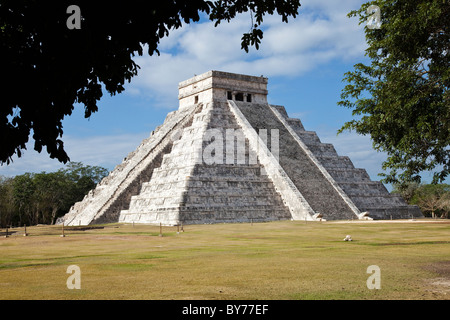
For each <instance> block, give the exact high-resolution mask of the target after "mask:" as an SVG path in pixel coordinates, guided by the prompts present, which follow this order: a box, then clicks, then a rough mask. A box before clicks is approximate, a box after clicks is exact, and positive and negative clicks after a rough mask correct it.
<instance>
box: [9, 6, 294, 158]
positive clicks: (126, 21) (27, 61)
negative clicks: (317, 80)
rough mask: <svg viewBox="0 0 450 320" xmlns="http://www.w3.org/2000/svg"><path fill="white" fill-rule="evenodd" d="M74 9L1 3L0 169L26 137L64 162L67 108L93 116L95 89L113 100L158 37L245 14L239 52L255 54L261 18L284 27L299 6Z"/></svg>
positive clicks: (98, 95)
mask: <svg viewBox="0 0 450 320" xmlns="http://www.w3.org/2000/svg"><path fill="white" fill-rule="evenodd" d="M75 3H76V5H74V3H73V1H45V0H42V1H34V0H2V2H1V4H0V52H1V55H2V59H0V70H2V76H3V79H4V81H3V84H2V87H1V89H2V91H1V98H2V106H1V108H0V145H1V146H2V147H1V148H0V162H2V163H3V162H6V163H10V161H11V157H12V155H14V154H17V156H19V157H20V156H21V153H22V151H23V150H24V149H26V143H27V142H28V140H29V136H30V135H31V134H32V138H33V139H34V149H35V150H36V151H38V152H41V151H42V148H43V147H46V149H47V152H48V154H49V156H50V157H51V158H56V159H58V160H59V161H61V162H64V163H66V162H67V161H68V160H69V156H68V154H67V153H66V151H65V149H64V143H63V141H62V140H61V138H62V135H63V126H62V120H63V119H64V117H66V116H70V115H71V114H72V111H73V109H74V104H75V103H79V104H81V105H84V111H85V117H86V118H89V117H90V116H91V115H92V114H93V113H95V112H96V111H97V109H98V108H97V102H98V101H99V100H100V98H101V96H102V85H103V86H104V88H105V90H106V91H107V92H108V93H109V94H111V95H115V94H116V93H120V92H122V91H123V90H124V84H125V82H126V81H130V79H131V78H132V77H133V76H135V75H136V74H137V72H138V69H139V66H138V65H137V64H136V63H135V62H134V61H133V57H134V56H135V55H136V54H138V55H142V54H143V50H144V49H143V48H144V45H147V47H148V54H150V55H152V54H154V53H159V52H158V49H157V48H158V44H159V41H160V39H161V38H163V37H165V36H168V35H169V31H171V30H173V29H177V28H180V27H181V26H182V24H183V23H185V24H189V23H191V22H196V21H199V19H200V14H202V13H203V14H206V15H207V16H208V17H209V19H210V20H211V21H214V22H215V25H216V26H217V25H218V24H220V23H221V22H222V21H230V20H232V19H233V18H235V17H236V15H237V14H239V13H242V12H250V13H251V22H252V25H251V27H250V31H249V32H248V33H245V34H244V35H243V37H242V48H243V49H244V50H248V47H249V46H252V45H254V46H255V47H256V48H258V45H259V43H260V41H261V39H262V37H263V33H262V31H261V29H260V28H259V27H260V25H261V24H262V22H263V19H264V16H265V14H274V13H277V14H278V15H280V16H281V17H282V20H283V21H284V22H287V21H288V18H289V17H294V18H295V17H296V15H297V11H298V8H299V6H300V3H299V0H286V1H279V0H240V1H230V0H215V1H206V0H189V1H185V0H184V1H180V0H171V1H144V0H129V1H127V2H126V4H125V5H123V4H120V5H117V4H115V3H112V2H110V1H108V2H107V1H100V0H99V1H86V0H78V1H75ZM69 6H70V8H69ZM73 8H77V10H74V9H73ZM68 9H69V10H68ZM78 9H79V10H78ZM77 15H78V16H77ZM249 20H250V19H249ZM69 27H70V28H69Z"/></svg>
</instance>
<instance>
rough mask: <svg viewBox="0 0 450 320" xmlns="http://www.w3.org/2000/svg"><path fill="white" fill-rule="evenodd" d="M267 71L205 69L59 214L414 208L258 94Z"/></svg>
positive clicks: (227, 214)
mask: <svg viewBox="0 0 450 320" xmlns="http://www.w3.org/2000/svg"><path fill="white" fill-rule="evenodd" d="M267 81H268V80H267V78H264V77H262V76H261V77H255V76H247V75H241V74H233V73H227V72H220V71H209V72H206V73H204V74H202V75H198V76H195V77H193V78H191V79H188V80H186V81H183V82H181V83H180V84H179V97H178V98H179V109H178V110H176V111H173V112H170V113H169V114H168V115H167V117H166V119H165V121H164V123H163V124H162V125H161V126H159V127H157V128H156V129H155V131H154V132H152V133H151V135H150V137H149V138H147V139H145V140H144V141H143V142H142V143H141V145H140V146H139V147H138V148H137V149H136V150H135V151H133V152H131V153H130V154H129V155H128V156H127V157H126V158H125V159H124V160H123V162H122V163H121V164H120V165H118V166H116V168H114V170H113V171H111V173H110V174H109V175H108V176H107V177H105V178H104V179H103V180H102V181H101V182H100V183H99V184H98V185H97V186H96V188H95V189H94V190H91V191H90V192H89V194H88V195H86V196H85V198H84V199H83V200H82V201H80V202H78V203H76V204H75V205H74V206H73V207H72V208H71V209H70V211H69V212H68V213H67V214H66V215H65V216H64V217H63V219H62V220H63V221H64V224H66V225H88V224H98V223H109V222H129V223H132V222H134V223H156V224H159V223H162V224H163V225H177V224H180V223H182V224H198V223H223V222H249V221H255V222H256V221H271V220H283V219H293V220H318V219H323V220H338V219H399V218H411V217H422V213H421V212H420V210H419V209H418V207H416V206H410V205H407V204H406V203H405V201H404V200H403V198H401V197H400V196H397V195H391V194H389V192H388V191H387V190H386V188H385V187H384V185H383V184H381V183H380V182H377V181H371V180H370V178H369V176H368V174H367V172H366V171H365V170H364V169H357V168H355V167H354V166H353V164H352V162H351V161H350V159H349V158H348V157H346V156H339V155H338V154H337V153H336V151H335V149H334V147H333V145H331V144H327V143H322V142H321V141H320V140H319V138H318V136H317V135H316V133H315V132H313V131H306V130H305V129H304V128H303V125H302V123H301V121H300V120H299V119H293V118H289V116H288V115H287V113H286V111H285V109H284V107H282V106H276V105H270V104H268V102H267V93H268V92H267Z"/></svg>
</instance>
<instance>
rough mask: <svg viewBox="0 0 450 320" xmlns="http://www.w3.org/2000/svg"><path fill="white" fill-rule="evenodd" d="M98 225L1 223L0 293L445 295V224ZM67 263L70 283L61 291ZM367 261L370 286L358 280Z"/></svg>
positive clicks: (448, 260)
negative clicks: (73, 279)
mask: <svg viewBox="0 0 450 320" xmlns="http://www.w3.org/2000/svg"><path fill="white" fill-rule="evenodd" d="M425 221H427V222H425ZM103 227H104V228H98V229H87V230H84V231H83V230H75V229H74V228H71V229H69V228H67V227H66V229H65V235H66V237H60V234H61V227H60V226H36V227H28V228H27V232H28V233H29V235H28V236H27V237H24V236H23V228H16V229H12V230H9V231H10V232H11V231H15V233H14V234H13V235H11V236H9V237H7V238H5V237H1V238H0V299H163V300H166V299H232V300H233V299H251V300H253V299H269V300H270V299H279V300H285V299H289V300H291V299H439V300H442V299H449V298H450V222H449V221H444V220H438V221H429V220H419V221H415V222H410V221H403V222H346V223H341V222H308V223H305V222H300V221H281V222H270V223H254V224H253V225H252V224H250V223H238V224H216V225H188V226H185V227H184V230H185V232H180V233H179V234H177V228H176V227H163V236H162V237H160V236H159V226H150V225H134V226H132V225H120V224H114V225H104V226H103ZM1 231H2V232H4V231H5V229H2V230H1ZM347 234H349V235H351V236H352V238H353V241H351V242H346V241H343V239H344V237H345V236H346V235H347ZM69 265H77V266H78V267H79V268H80V270H81V289H79V290H77V289H73V290H69V289H68V288H67V285H66V281H67V279H68V277H69V276H70V274H68V273H66V270H67V267H68V266H69ZM370 265H377V266H378V267H379V268H380V275H381V278H380V283H381V288H380V289H373V290H370V289H368V287H367V284H366V281H367V279H368V278H369V276H370V275H371V274H368V273H367V268H368V267H369V266H370Z"/></svg>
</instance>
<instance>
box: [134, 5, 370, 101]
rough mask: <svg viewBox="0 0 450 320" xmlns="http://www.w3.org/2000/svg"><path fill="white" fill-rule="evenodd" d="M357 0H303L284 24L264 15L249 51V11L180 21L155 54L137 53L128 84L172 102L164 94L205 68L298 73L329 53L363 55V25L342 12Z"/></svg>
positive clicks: (316, 64)
mask: <svg viewBox="0 0 450 320" xmlns="http://www.w3.org/2000/svg"><path fill="white" fill-rule="evenodd" d="M362 2H363V1H361V0H347V1H344V2H342V1H330V0H327V1H325V0H321V1H317V0H305V1H302V6H301V8H300V14H299V15H298V16H297V18H296V19H290V20H289V23H287V24H286V23H283V22H282V21H281V17H280V16H278V15H273V16H267V17H266V18H265V20H264V23H263V29H264V38H263V39H262V44H261V46H260V49H259V50H254V49H251V50H250V53H245V51H243V50H241V47H240V41H241V37H242V34H243V33H245V32H248V31H249V29H250V25H251V20H250V15H249V14H248V13H247V14H241V15H239V16H237V17H236V18H235V19H233V20H232V21H231V22H230V23H226V22H223V23H221V24H220V25H219V26H217V27H214V23H213V22H211V21H207V22H203V23H201V24H191V25H185V26H183V27H182V28H180V29H177V30H174V31H172V32H171V34H170V35H169V37H167V38H164V39H162V41H161V44H160V46H159V50H160V52H161V55H160V56H156V55H154V56H151V57H149V56H148V55H147V56H143V57H138V58H137V59H136V62H137V64H138V65H140V66H141V70H140V71H139V75H138V76H137V77H135V78H134V79H133V80H132V82H131V84H130V85H129V86H128V87H129V89H131V91H132V94H136V93H138V92H139V93H140V94H144V95H150V96H152V97H153V98H156V100H157V101H158V102H159V104H160V105H161V106H164V105H165V106H166V107H169V108H172V107H173V99H171V98H168V97H174V96H176V95H177V88H178V83H179V82H180V81H183V80H185V79H188V78H190V77H192V76H194V74H201V73H203V72H206V71H208V70H222V71H228V72H236V73H244V74H252V75H260V74H263V75H264V76H267V77H271V76H300V75H302V74H304V73H305V72H307V71H310V70H313V69H315V68H318V67H320V65H322V64H325V63H328V62H330V61H331V60H333V59H340V60H343V61H344V60H346V59H349V58H355V57H359V56H363V54H364V49H365V47H366V44H365V39H364V33H363V28H362V26H358V21H357V19H349V18H348V17H347V16H346V15H347V13H348V12H350V11H351V10H352V9H357V8H359V6H360V5H361V4H362ZM169 99H170V100H169ZM169 101H170V102H169Z"/></svg>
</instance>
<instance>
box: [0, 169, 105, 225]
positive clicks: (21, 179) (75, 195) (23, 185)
mask: <svg viewBox="0 0 450 320" xmlns="http://www.w3.org/2000/svg"><path fill="white" fill-rule="evenodd" d="M107 174H108V170H106V169H105V168H102V167H97V166H89V165H83V164H82V163H81V162H75V163H70V164H69V165H67V166H66V168H63V169H59V170H58V171H56V172H49V173H47V172H41V173H25V174H22V175H18V176H15V177H14V178H5V177H1V176H0V225H2V226H6V225H20V226H22V225H23V224H27V225H33V224H38V223H44V224H54V223H55V221H56V218H58V217H59V216H62V215H63V214H65V213H66V212H68V211H69V209H70V207H71V206H72V205H73V204H74V203H75V202H77V201H80V200H82V199H83V197H84V196H85V195H86V194H87V193H88V192H89V190H91V189H92V188H94V187H95V185H96V184H97V183H98V182H99V181H100V180H101V179H103V178H104V177H105V176H106V175H107Z"/></svg>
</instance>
